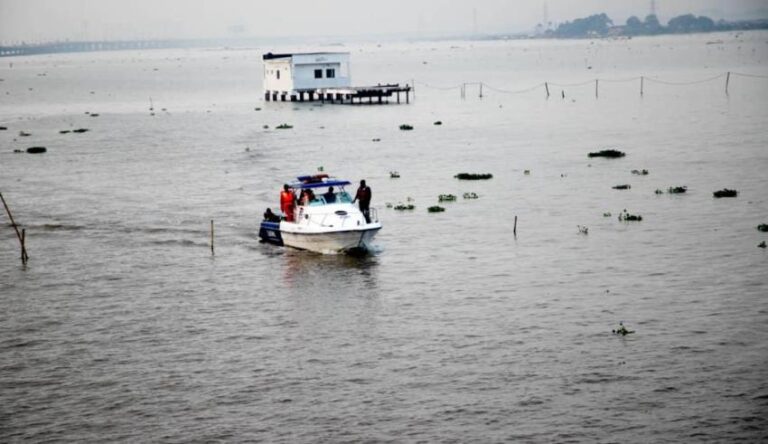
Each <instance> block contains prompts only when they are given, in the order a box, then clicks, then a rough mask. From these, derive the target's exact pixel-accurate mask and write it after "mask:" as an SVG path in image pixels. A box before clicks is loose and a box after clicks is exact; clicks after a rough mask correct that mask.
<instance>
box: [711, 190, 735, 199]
mask: <svg viewBox="0 0 768 444" xmlns="http://www.w3.org/2000/svg"><path fill="white" fill-rule="evenodd" d="M738 194H739V192H738V191H736V190H729V189H728V188H723V189H722V190H719V191H715V192H714V193H712V195H713V196H715V197H717V198H721V197H736V196H737V195H738Z"/></svg>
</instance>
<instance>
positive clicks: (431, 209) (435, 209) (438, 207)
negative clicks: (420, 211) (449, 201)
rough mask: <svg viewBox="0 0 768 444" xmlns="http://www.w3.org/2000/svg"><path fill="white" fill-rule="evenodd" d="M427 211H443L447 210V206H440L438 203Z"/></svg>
mask: <svg viewBox="0 0 768 444" xmlns="http://www.w3.org/2000/svg"><path fill="white" fill-rule="evenodd" d="M427 211H428V212H430V213H442V212H443V211H445V208H443V207H441V206H438V205H434V206H431V207H429V208H427Z"/></svg>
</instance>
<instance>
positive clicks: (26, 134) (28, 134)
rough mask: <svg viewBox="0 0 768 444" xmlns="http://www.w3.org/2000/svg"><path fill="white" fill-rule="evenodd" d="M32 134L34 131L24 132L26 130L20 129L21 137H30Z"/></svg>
mask: <svg viewBox="0 0 768 444" xmlns="http://www.w3.org/2000/svg"><path fill="white" fill-rule="evenodd" d="M31 135H32V133H27V132H24V131H19V137H29V136H31Z"/></svg>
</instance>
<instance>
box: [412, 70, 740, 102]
mask: <svg viewBox="0 0 768 444" xmlns="http://www.w3.org/2000/svg"><path fill="white" fill-rule="evenodd" d="M730 81H731V72H730V71H728V72H727V73H726V74H725V95H728V85H729V84H730ZM469 85H477V86H478V97H479V98H481V99H482V98H483V82H465V83H462V84H461V85H460V87H459V96H460V97H461V98H462V99H466V98H467V86H469ZM491 89H493V88H491ZM414 90H415V88H414ZM544 91H545V92H546V94H547V99H549V96H550V94H549V82H544ZM644 92H645V76H640V96H641V97H642V96H643V94H644ZM414 97H416V94H415V93H414ZM599 97H600V79H595V98H596V99H597V98H599ZM563 98H565V92H563Z"/></svg>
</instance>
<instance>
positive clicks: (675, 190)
mask: <svg viewBox="0 0 768 444" xmlns="http://www.w3.org/2000/svg"><path fill="white" fill-rule="evenodd" d="M686 191H688V187H687V186H685V185H683V186H681V187H669V188H668V189H667V192H668V193H669V194H682V193H685V192H686Z"/></svg>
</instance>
